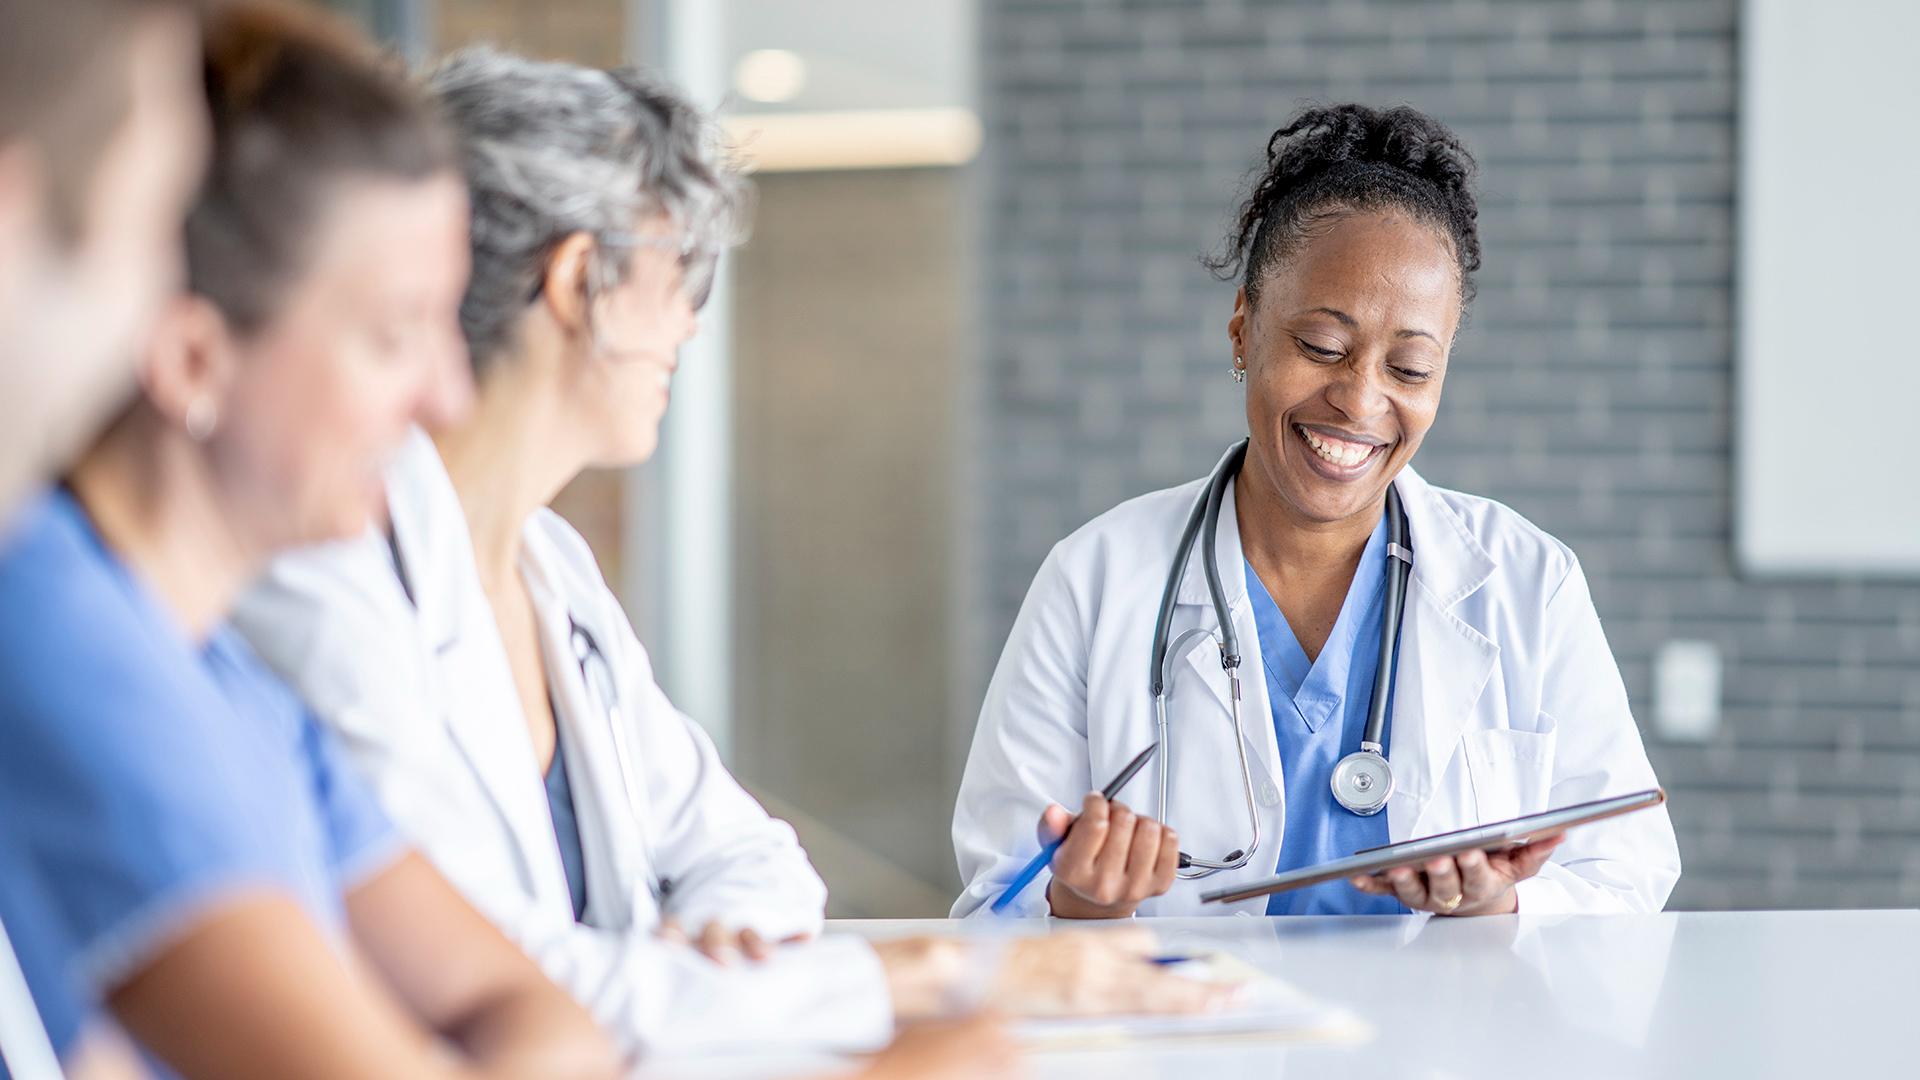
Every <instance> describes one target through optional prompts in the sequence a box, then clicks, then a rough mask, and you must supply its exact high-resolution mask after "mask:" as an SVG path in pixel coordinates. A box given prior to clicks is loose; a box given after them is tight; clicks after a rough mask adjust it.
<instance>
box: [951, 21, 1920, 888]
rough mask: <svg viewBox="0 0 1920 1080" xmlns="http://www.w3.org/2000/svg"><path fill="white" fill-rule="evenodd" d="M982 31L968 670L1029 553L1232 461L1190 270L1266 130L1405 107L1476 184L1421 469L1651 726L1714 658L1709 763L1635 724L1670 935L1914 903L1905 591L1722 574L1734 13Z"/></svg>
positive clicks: (1728, 570) (1007, 617)
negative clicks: (1533, 568) (1568, 555)
mask: <svg viewBox="0 0 1920 1080" xmlns="http://www.w3.org/2000/svg"><path fill="white" fill-rule="evenodd" d="M983 8H984V11H983V13H982V36H983V42H982V90H983V94H984V98H985V105H986V109H987V127H988V135H989V138H988V147H989V149H988V157H987V159H986V165H985V173H986V178H987V183H986V195H985V200H986V207H987V224H986V230H985V235H984V241H985V243H984V247H983V252H982V261H983V270H982V273H983V277H984V283H985V296H986V303H985V311H984V315H985V325H986V328H987V329H986V335H985V341H984V345H983V349H984V358H985V363H986V367H985V370H984V373H983V375H982V377H981V385H980V386H979V388H978V393H977V395H976V397H975V405H976V406H977V408H978V409H979V410H980V412H981V414H982V415H980V416H978V417H977V418H976V420H977V423H976V424H975V428H974V429H975V431H976V432H977V436H976V437H977V438H978V440H979V443H978V445H977V447H976V448H975V450H976V452H977V454H978V455H979V457H978V458H977V459H976V460H978V461H980V462H981V463H982V464H981V465H980V466H979V473H978V475H977V477H976V491H975V495H976V496H977V499H976V502H977V509H978V511H979V513H978V514H977V515H975V516H974V519H973V520H974V521H975V524H976V527H977V529H978V533H977V535H976V536H975V537H974V538H973V542H974V544H975V546H976V552H977V554H976V571H977V576H978V578H979V579H980V582H981V584H982V587H983V589H984V590H985V592H984V596H983V599H982V602H981V617H980V619H979V620H978V626H977V627H976V632H977V635H978V638H979V640H978V642H977V648H978V653H979V655H980V656H981V657H983V658H984V659H985V661H986V663H987V664H990V663H991V661H992V658H994V657H996V656H997V655H998V652H999V645H1000V642H1001V641H1002V640H1003V638H1004V634H1005V632H1006V628H1007V626H1008V625H1009V624H1010V623H1011V621H1012V619H1013V615H1014V612H1015V611H1016V610H1017V608H1018V605H1019V602H1020V599H1021V597H1022V595H1023V594H1024V592H1025V589H1026V586H1027V582H1028V580H1029V578H1030V577H1031V575H1032V573H1033V571H1034V569H1035V568H1036V567H1037V566H1038V565H1039V562H1040V559H1041V558H1042V557H1043V556H1044V555H1045V553H1046V550H1047V548H1048V547H1049V546H1050V545H1051V544H1052V543H1053V542H1054V541H1055V540H1056V539H1058V538H1059V537H1061V536H1063V535H1065V534H1066V533H1067V532H1068V531H1070V530H1072V529H1073V528H1074V527H1075V526H1077V525H1079V524H1080V523H1081V522H1083V521H1085V520H1086V519H1088V518H1090V517H1092V516H1094V515H1095V514H1097V513H1099V512H1100V511H1102V510H1104V509H1106V508H1107V507H1109V506H1111V505H1113V504H1114V503H1115V502H1118V501H1120V500H1121V499H1124V498H1126V497H1128V496H1131V495H1133V494H1136V493H1139V492H1142V491H1147V490H1150V489H1153V488H1156V487H1161V486H1164V485H1167V484H1170V483H1175V482H1178V481H1181V480H1185V479H1188V478H1191V477H1193V476H1196V475H1198V474H1200V473H1201V472H1203V471H1204V470H1205V469H1206V467H1207V466H1208V465H1209V464H1211V462H1212V461H1213V459H1214V458H1215V456H1216V455H1217V454H1218V453H1219V450H1220V448H1221V447H1222V446H1224V445H1225V443H1226V442H1227V440H1228V439H1230V438H1231V437H1233V436H1234V435H1235V434H1236V433H1238V432H1242V431H1244V419H1243V414H1242V412H1241V397H1240V393H1239V391H1238V390H1237V388H1236V387H1235V386H1234V385H1233V383H1232V382H1231V381H1230V380H1229V378H1228V376H1227V365H1228V362H1229V356H1228V352H1227V347H1226V342H1225V329H1224V326H1225V320H1226V318H1227V315H1228V312H1229V308H1230V306H1231V303H1232V290H1231V287H1229V286H1222V285H1220V284H1218V283H1216V282H1214V281H1212V280H1211V279H1210V278H1209V277H1208V276H1207V275H1206V274H1205V272H1204V271H1203V270H1201V269H1200V267H1199V266H1198V265H1197V263H1196V261H1195V256H1196V254H1197V253H1199V252H1201V251H1204V250H1208V249H1210V248H1211V247H1212V246H1213V245H1214V244H1215V243H1216V242H1217V241H1218V239H1219V236H1220V234H1221V231H1222V229H1223V227H1224V225H1225V223H1226V221H1227V218H1228V215H1229V214H1230V212H1231V210H1232V208H1233V206H1234V205H1235V203H1236V201H1237V195H1238V193H1239V188H1240V185H1241V184H1242V183H1243V181H1244V178H1245V175H1246V170H1247V169H1248V168H1249V167H1250V166H1251V165H1252V164H1253V163H1254V161H1255V160H1256V155H1257V153H1258V151H1259V148H1260V147H1262V146H1263V145H1264V141H1265V139H1266V137H1267V135H1268V134H1269V133H1270V132H1271V130H1272V129H1273V128H1274V127H1276V126H1277V125H1278V124H1279V123H1281V122H1282V121H1283V120H1284V119H1285V118H1286V117H1287V116H1288V115H1289V114H1290V113H1291V112H1292V111H1293V110H1294V109H1295V108H1296V107H1297V106H1298V105H1300V104H1302V103H1304V102H1306V101H1309V100H1319V101H1332V100H1342V99H1356V100H1364V101H1369V102H1372V103H1376V104H1389V103H1394V102H1402V101H1404V102H1407V103H1410V104H1413V105H1415V106H1418V107H1420V108H1422V109H1425V110H1427V111H1429V112H1431V113H1433V114H1435V115H1437V116H1439V117H1440V118H1441V119H1443V120H1445V121H1446V122H1447V123H1449V124H1451V125H1453V126H1454V128H1455V129H1456V130H1457V131H1458V132H1459V133H1460V134H1461V135H1462V136H1463V137H1464V138H1465V139H1466V141H1467V143H1468V144H1469V145H1470V146H1471V147H1472V148H1473V149H1474V151H1475V153H1476V154H1477V156H1478V157H1479V159H1480V162H1481V165H1482V169H1483V201H1482V207H1483V216H1482V223H1483V233H1482V238H1483V241H1484V244H1485V249H1486V269H1485V271H1484V273H1483V275H1482V279H1481V284H1480V298H1479V301H1478V303H1477V304H1476V305H1475V308H1474V311H1473V312H1472V315H1471V321H1470V323H1469V325H1468V328H1467V329H1466V330H1465V332H1464V333H1463V334H1462V336H1461V339H1460V341H1459V343H1458V346H1457V347H1456V349H1455V352H1454V356H1453V367H1452V370H1451V372H1450V373H1449V377H1448V382H1447V396H1446V400H1445V403H1444V404H1443V406H1442V411H1441V417H1440V421H1439V424H1438V425H1437V426H1436V428H1435V430H1434V433H1433V434H1432V436H1431V437H1430V438H1429V441H1428V444H1427V446H1426V448H1425V449H1424V450H1423V451H1422V453H1421V457H1420V461H1419V465H1420V467H1421V469H1422V470H1423V471H1424V472H1425V473H1426V474H1427V475H1428V476H1429V477H1431V478H1432V479H1434V480H1436V481H1437V482H1439V483H1442V484H1446V485H1448V486H1453V487H1459V488H1465V489H1468V490H1472V491H1476V492H1480V493H1483V494H1487V495H1490V496H1492V497H1494V498H1498V499H1501V500H1503V501H1505V502H1507V503H1508V504H1510V505H1512V506H1514V507H1515V508H1517V509H1518V510H1520V511H1521V512H1522V513H1525V514H1526V515H1528V516H1529V517H1531V518H1532V519H1533V520H1534V521H1536V522H1538V523H1540V524H1541V525H1542V526H1543V527H1545V528H1547V529H1548V530H1550V531H1552V532H1554V533H1555V534H1557V535H1558V536H1560V537H1561V538H1562V539H1564V540H1565V541H1566V542H1567V543H1569V544H1570V545H1572V546H1573V548H1574V549H1575V550H1576V551H1577V552H1578V553H1579V554H1580V557H1581V558H1582V560H1583V561H1584V563H1585V565H1586V568H1587V572H1588V574H1589V575H1590V577H1591V579H1592V585H1593V591H1594V595H1595V598H1596V601H1597V603H1598V604H1599V607H1600V612H1601V615H1602V617H1603V618H1604V619H1605V621H1606V626H1607V631H1608V634H1609V636H1610V637H1611V639H1612V641H1613V644H1614V648H1615V650H1616V653H1617V655H1618V657H1619V660H1620V664H1621V667H1622V669H1623V670H1624V672H1625V674H1626V679H1627V684H1628V687H1629V689H1630V691H1631V692H1632V694H1633V695H1634V699H1635V702H1636V705H1637V706H1638V708H1639V710H1640V712H1641V713H1642V716H1643V726H1644V724H1645V718H1646V717H1647V716H1650V712H1651V710H1650V708H1649V693H1650V676H1649V672H1650V663H1651V657H1652V656H1653V654H1654V651H1655V650H1656V649H1657V648H1658V647H1659V645H1660V644H1661V643H1662V642H1664V641H1667V640H1669V639H1671V638H1676V637H1688V638H1703V639H1706V640H1709V641H1713V642H1716V643H1717V644H1718V645H1719V646H1720V648H1721V649H1722V650H1723V652H1724V655H1725V658H1726V661H1727V666H1726V683H1725V685H1726V692H1725V703H1724V704H1725V713H1724V724H1723V728H1722V732H1721V734H1720V735H1719V736H1718V737H1717V738H1716V739H1715V740H1714V741H1712V742H1711V743H1708V744H1704V745H1676V744H1669V743H1665V742H1663V741H1662V740H1660V739H1659V738H1658V737H1657V736H1655V735H1654V734H1653V733H1652V732H1648V745H1649V749H1650V752H1651V753H1652V755H1653V758H1654V764H1655V767H1656V768H1657V769H1658V770H1659V771H1660V773H1661V776H1662V778H1663V780H1664V781H1665V782H1666V783H1667V784H1668V786H1669V788H1670V789H1671V791H1672V792H1673V795H1674V802H1673V817H1674V821H1675V824H1676V826H1677V827H1678V829H1679V830H1680V840H1681V847H1682V852H1683V854H1684V856H1685V858H1686V861H1687V873H1686V876H1685V878H1684V879H1683V880H1682V882H1681V885H1680V887H1679V890H1678V892H1677V893H1676V895H1675V898H1674V904H1675V906H1679V907H1806V906H1848V907H1853V906H1863V907H1864V906H1889V905H1913V904H1916V903H1920V586H1916V585H1914V584H1913V583H1899V584H1888V583H1881V582H1872V581H1866V580H1859V581H1854V580H1843V581H1832V580H1820V581H1798V582H1784V583H1783V582H1767V581H1755V580H1749V579H1745V578H1742V577H1741V576H1740V575H1739V574H1738V573H1737V572H1736V569H1735V567H1734V566H1733V564H1732V546H1731V542H1732V533H1731V527H1732V526H1731V517H1730V514H1731V499H1732V468H1731V465H1732V460H1731V426H1732V417H1731V410H1732V391H1733V380H1734V377H1735V372H1734V364H1733V341H1732V331H1731V327H1732V310H1733V293H1732V276H1733V244H1734V236H1733V199H1734V190H1733V188H1734V182H1735V167H1736V163H1735V110H1736V100H1735V98H1736V56H1737V47H1736V34H1737V26H1736V22H1737V16H1738V5H1737V3H1735V0H1671V2H1664V0H1663V2H1626V0H1587V2H1573V0H1568V2H1552V0H1513V2H1506V0H1501V2H1494V0H1455V2H1382V0H1367V2H1358V0H1325V2H1304V0H1303V2H1287V3H1280V2H1261V0H1204V2H1203V0H1185V2H1182V0H987V2H985V3H984V4H983ZM975 674H976V678H977V679H978V681H979V682H980V683H981V684H982V685H983V684H984V674H985V673H984V672H976V673H975ZM976 700H977V699H976Z"/></svg>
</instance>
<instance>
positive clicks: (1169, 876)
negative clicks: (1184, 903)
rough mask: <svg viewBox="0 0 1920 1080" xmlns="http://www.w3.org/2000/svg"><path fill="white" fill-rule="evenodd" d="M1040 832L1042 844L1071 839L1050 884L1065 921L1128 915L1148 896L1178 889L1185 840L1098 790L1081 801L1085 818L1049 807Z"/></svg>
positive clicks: (1056, 857)
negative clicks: (1181, 855)
mask: <svg viewBox="0 0 1920 1080" xmlns="http://www.w3.org/2000/svg"><path fill="white" fill-rule="evenodd" d="M1068 826H1072V831H1068ZM1039 832H1040V842H1041V843H1042V844H1048V843H1052V842H1053V841H1054V840H1055V839H1058V838H1059V836H1060V835H1061V834H1062V833H1065V834H1066V837H1067V840H1066V843H1064V844H1061V845H1060V850H1059V851H1056V852H1054V854H1053V881H1052V882H1050V883H1049V884H1048V885H1047V903H1048V906H1049V907H1051V908H1052V910H1053V913H1054V914H1055V915H1057V916H1059V917H1061V918H1064V919H1123V918H1126V917H1127V916H1129V915H1132V914H1133V912H1134V909H1135V908H1138V907H1139V906H1140V902H1141V901H1142V900H1145V899H1147V898H1148V897H1150V896H1160V895H1163V894H1165V893H1166V891H1167V890H1168V889H1171V888H1173V881H1174V875H1175V873H1176V872H1178V871H1179V869H1180V838H1179V837H1178V836H1175V835H1174V832H1173V830H1172V829H1171V828H1169V827H1167V826H1165V825H1162V824H1160V823H1159V822H1158V821H1155V820H1153V819H1152V818H1150V817H1147V816H1146V815H1145V814H1136V813H1134V812H1133V811H1132V810H1129V809H1127V807H1126V805H1125V804H1124V803H1117V802H1115V803H1110V802H1108V801H1107V800H1105V799H1103V798H1101V797H1100V795H1099V794H1098V793H1097V792H1090V793H1088V795H1087V797H1086V799H1084V800H1083V801H1082V802H1081V807H1080V816H1079V817H1074V816H1072V815H1071V814H1068V813H1067V809H1066V807H1064V806H1060V805H1058V804H1056V805H1053V806H1049V807H1047V809H1046V811H1045V812H1044V813H1042V814H1041V815H1040V829H1039Z"/></svg>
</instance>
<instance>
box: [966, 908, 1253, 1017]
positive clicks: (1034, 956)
mask: <svg viewBox="0 0 1920 1080" xmlns="http://www.w3.org/2000/svg"><path fill="white" fill-rule="evenodd" d="M1158 945H1159V939H1158V938H1157V937H1156V936H1155V935H1154V934H1153V933H1152V931H1149V930H1147V929H1146V928H1144V927H1127V928H1124V929H1121V928H1116V929H1110V930H1065V931H1060V932H1057V933H1052V934H1046V935H1044V936H1040V937H1020V938H1011V939H1008V940H1006V941H1005V942H1004V943H1003V946H1002V947H1003V948H1004V949H1005V950H1006V952H1005V955H1004V956H1002V957H1001V961H1000V970H999V974H998V977H997V978H996V979H995V980H994V982H993V985H992V987H991V988H990V989H989V990H988V992H987V997H986V1002H987V1005H988V1007H989V1008H993V1009H997V1010H999V1011H1001V1012H1004V1013H1008V1014H1011V1015H1018V1016H1111V1015H1116V1014H1125V1013H1149V1014H1165V1013H1198V1012H1211V1011H1212V1010H1214V1009H1218V1008H1220V1007H1222V1006H1224V1005H1226V1004H1227V1003H1228V1002H1230V1001H1232V1000H1233V998H1234V997H1235V996H1237V995H1238V993H1239V990H1240V988H1239V987H1238V986H1237V985H1234V984H1229V983H1217V982H1200V981H1198V980H1196V979H1189V978H1187V977H1185V976H1183V975H1177V974H1175V973H1173V972H1172V971H1169V970H1168V969H1166V968H1164V967H1162V966H1160V965H1158V964H1155V963H1153V962H1152V961H1153V956H1154V954H1155V952H1156V951H1157V948H1158Z"/></svg>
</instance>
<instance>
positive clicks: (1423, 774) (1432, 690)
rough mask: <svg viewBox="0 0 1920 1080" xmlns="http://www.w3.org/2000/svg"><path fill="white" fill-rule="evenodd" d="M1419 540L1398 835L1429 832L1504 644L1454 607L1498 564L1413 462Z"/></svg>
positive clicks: (1392, 807) (1403, 682) (1401, 740)
mask: <svg viewBox="0 0 1920 1080" xmlns="http://www.w3.org/2000/svg"><path fill="white" fill-rule="evenodd" d="M1397 483H1398V485H1399V490H1400V497H1401V502H1402V505H1404V506H1405V508H1406V513H1407V528H1408V531H1409V533H1410V535H1411V537H1412V540H1413V576H1412V580H1411V582H1410V592H1409V595H1408V599H1407V609H1406V614H1405V616H1404V619H1403V622H1402V624H1401V636H1400V662H1399V666H1398V669H1397V670H1398V681H1397V684H1396V687H1395V692H1394V706H1393V726H1392V729H1391V731H1390V733H1389V736H1388V742H1389V747H1388V756H1389V758H1390V759H1391V760H1392V763H1393V771H1394V783H1395V788H1394V794H1393V798H1392V800H1391V801H1390V802H1389V803H1388V804H1387V813H1388V822H1389V827H1390V831H1391V834H1392V838H1393V839H1394V840H1395V841H1400V840H1405V839H1408V838H1410V837H1415V836H1421V835H1424V834H1425V833H1426V832H1428V831H1431V830H1426V829H1423V827H1422V819H1423V818H1424V817H1425V816H1426V815H1427V813H1428V811H1429V810H1431V809H1433V806H1434V795H1435V792H1436V791H1437V790H1438V788H1439V782H1440V778H1441V776H1442V774H1443V773H1444V772H1445V770H1446V768H1447V765H1448V763H1449V762H1450V761H1451V760H1452V759H1453V756H1454V751H1455V749H1456V748H1457V747H1458V745H1459V742H1460V733H1461V732H1462V731H1463V730H1464V729H1465V728H1466V726H1467V723H1468V720H1469V718H1470V717H1471V714H1472V712H1473V708H1474V705H1475V703H1476V702H1478V701H1479V699H1480V694H1481V693H1482V691H1484V690H1485V689H1486V686H1487V680H1488V677H1489V676H1491V675H1492V674H1493V669H1494V665H1495V664H1496V663H1498V662H1499V659H1500V647H1499V646H1498V645H1496V644H1495V643H1494V642H1492V641H1491V640H1489V639H1488V638H1487V637H1486V636H1485V635H1483V634H1481V633H1480V632H1479V631H1478V630H1475V629H1474V628H1473V627H1471V626H1469V625H1467V624H1466V623H1465V622H1464V621H1462V620H1461V619H1460V618H1459V617H1457V616H1456V615H1455V614H1454V612H1453V609H1454V607H1455V606H1456V605H1458V604H1459V603H1460V601H1462V600H1464V599H1466V598H1467V597H1468V596H1471V595H1472V594H1473V593H1474V592H1475V591H1476V590H1478V589H1479V588H1480V587H1481V586H1482V585H1484V584H1486V582H1487V579H1488V578H1489V577H1491V576H1492V575H1493V571H1494V566H1495V564H1494V561H1493V559H1492V557H1491V556H1490V555H1488V554H1487V552H1486V550H1485V549H1484V548H1483V547H1482V546H1481V545H1480V543H1479V541H1478V540H1476V539H1475V538H1474V536H1473V535H1472V533H1471V532H1469V531H1468V529H1467V527H1466V525H1465V523H1464V522H1462V521H1461V520H1460V519H1459V517H1458V516H1457V515H1455V514H1454V513H1453V511H1452V509H1451V508H1449V507H1448V506H1447V505H1446V504H1445V503H1444V502H1443V501H1441V499H1440V497H1439V496H1438V495H1437V494H1436V493H1435V492H1434V491H1433V489H1432V488H1431V487H1430V486H1428V484H1427V482H1426V481H1425V480H1423V479H1422V478H1421V477H1420V476H1419V475H1418V474H1417V473H1415V472H1414V471H1413V470H1412V469H1406V470H1404V471H1403V472H1402V473H1401V474H1400V478H1399V479H1398V481H1397Z"/></svg>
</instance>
